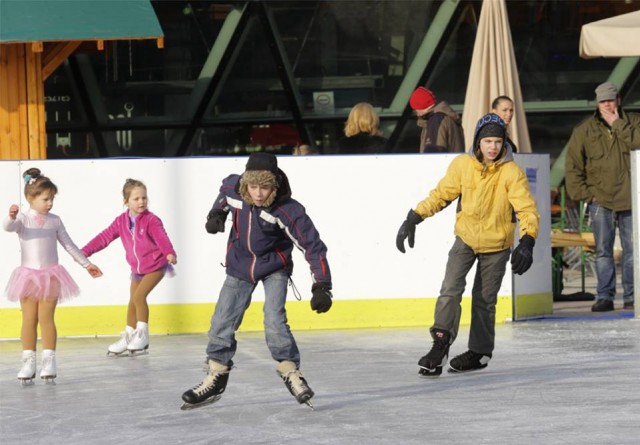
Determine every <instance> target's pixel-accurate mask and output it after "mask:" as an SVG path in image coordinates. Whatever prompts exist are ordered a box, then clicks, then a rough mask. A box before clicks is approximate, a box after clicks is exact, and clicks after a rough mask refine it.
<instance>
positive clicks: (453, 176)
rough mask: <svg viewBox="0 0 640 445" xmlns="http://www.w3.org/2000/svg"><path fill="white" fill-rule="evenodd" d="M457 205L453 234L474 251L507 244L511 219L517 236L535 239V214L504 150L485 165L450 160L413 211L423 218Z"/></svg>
mask: <svg viewBox="0 0 640 445" xmlns="http://www.w3.org/2000/svg"><path fill="white" fill-rule="evenodd" d="M457 198H460V199H459V201H458V206H457V207H458V208H457V210H456V224H455V229H454V233H455V235H456V236H459V237H460V238H461V239H462V240H463V241H464V242H465V244H467V245H468V246H469V247H471V248H472V249H473V250H474V252H476V253H489V252H497V251H500V250H505V249H508V248H510V247H511V246H513V238H514V232H515V227H516V219H515V217H516V216H517V218H518V220H519V222H520V226H519V229H520V234H519V235H520V236H519V238H522V237H523V236H524V235H530V236H532V237H533V238H537V236H538V227H539V223H540V215H539V213H538V210H537V208H536V203H535V200H534V199H533V196H532V195H531V192H530V190H529V182H528V181H527V177H526V175H525V173H524V171H522V169H521V168H520V167H519V166H518V165H517V164H516V163H515V162H514V161H513V155H512V153H511V149H510V147H508V149H506V150H505V151H504V155H503V156H502V157H501V158H500V159H499V160H497V161H496V162H494V163H493V164H490V165H488V166H485V165H484V164H482V163H481V162H480V161H479V160H478V159H477V158H476V157H475V155H474V154H472V153H466V154H461V155H459V156H457V157H456V158H454V160H453V161H452V162H451V164H450V165H449V168H448V169H447V173H446V175H445V176H444V178H442V179H441V180H440V182H439V183H438V185H437V186H436V188H435V189H433V190H432V191H431V193H430V194H429V196H428V197H427V198H425V199H424V200H423V201H421V202H420V203H418V206H417V207H416V210H415V212H416V213H417V214H418V215H420V216H421V217H422V218H423V219H424V218H428V217H430V216H432V215H434V214H435V213H437V212H439V211H440V210H442V209H444V208H445V207H447V206H448V205H449V204H450V203H451V202H453V201H454V200H455V199H457ZM514 213H515V214H514Z"/></svg>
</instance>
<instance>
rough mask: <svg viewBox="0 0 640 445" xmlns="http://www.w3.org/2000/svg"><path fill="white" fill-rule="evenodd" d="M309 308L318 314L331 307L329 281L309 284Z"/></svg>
mask: <svg viewBox="0 0 640 445" xmlns="http://www.w3.org/2000/svg"><path fill="white" fill-rule="evenodd" d="M311 292H312V293H313V297H311V310H314V311H316V312H317V313H319V314H322V313H323V312H327V311H328V310H329V309H331V304H332V302H331V297H332V295H331V284H330V283H315V284H314V285H313V286H311Z"/></svg>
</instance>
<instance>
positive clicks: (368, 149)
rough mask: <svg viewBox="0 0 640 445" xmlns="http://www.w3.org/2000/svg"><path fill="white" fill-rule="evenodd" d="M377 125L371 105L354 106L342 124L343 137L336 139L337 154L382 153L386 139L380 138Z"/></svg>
mask: <svg viewBox="0 0 640 445" xmlns="http://www.w3.org/2000/svg"><path fill="white" fill-rule="evenodd" d="M379 125H380V119H379V118H378V115H377V114H376V112H375V110H374V109H373V107H372V106H371V104H369V103H367V102H360V103H359V104H356V105H355V106H354V107H353V108H352V109H351V111H350V112H349V117H348V118H347V122H345V124H344V136H343V137H342V138H340V139H338V153H340V154H375V153H384V152H385V148H386V145H387V139H386V138H385V137H383V136H382V132H381V131H380V129H379V128H378V127H379Z"/></svg>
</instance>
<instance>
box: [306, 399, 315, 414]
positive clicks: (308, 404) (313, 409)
mask: <svg viewBox="0 0 640 445" xmlns="http://www.w3.org/2000/svg"><path fill="white" fill-rule="evenodd" d="M304 404H305V405H307V406H308V407H309V408H311V411H315V410H316V409H315V408H314V407H313V403H311V400H307V401H306V402H304Z"/></svg>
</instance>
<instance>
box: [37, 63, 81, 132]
mask: <svg viewBox="0 0 640 445" xmlns="http://www.w3.org/2000/svg"><path fill="white" fill-rule="evenodd" d="M44 112H45V120H46V123H47V128H49V127H50V128H56V127H68V126H69V125H73V124H76V125H77V124H83V123H86V115H85V112H84V108H83V106H82V101H81V100H80V96H79V94H78V91H77V89H76V88H74V85H73V82H72V81H71V78H70V77H69V76H68V74H67V67H66V64H64V63H63V64H61V65H60V66H59V67H58V68H57V69H56V70H55V71H54V72H53V73H51V75H50V76H49V77H48V78H47V80H46V81H45V83H44Z"/></svg>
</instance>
